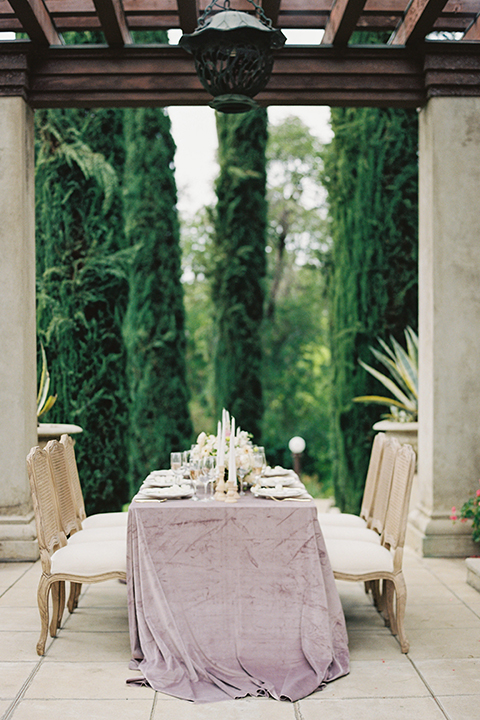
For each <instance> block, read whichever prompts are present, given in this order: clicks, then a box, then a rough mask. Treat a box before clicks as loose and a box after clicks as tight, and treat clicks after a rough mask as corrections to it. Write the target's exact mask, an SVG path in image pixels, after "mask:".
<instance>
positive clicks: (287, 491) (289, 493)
mask: <svg viewBox="0 0 480 720" xmlns="http://www.w3.org/2000/svg"><path fill="white" fill-rule="evenodd" d="M252 493H253V495H255V496H256V497H264V498H272V497H273V498H277V499H279V500H281V499H283V498H289V497H291V498H295V497H300V496H303V497H305V498H310V495H309V494H308V493H307V491H306V490H305V488H303V487H301V488H294V487H281V488H279V487H276V488H274V487H258V485H257V486H255V487H253V488H252Z"/></svg>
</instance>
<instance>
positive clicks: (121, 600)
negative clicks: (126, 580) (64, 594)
mask: <svg viewBox="0 0 480 720" xmlns="http://www.w3.org/2000/svg"><path fill="white" fill-rule="evenodd" d="M80 605H82V606H84V607H103V606H105V605H108V606H110V607H113V606H117V607H118V606H124V607H126V606H127V587H126V585H122V583H120V582H119V581H118V580H107V581H106V582H101V583H94V584H91V585H85V586H84V588H83V593H82V596H81V598H80V602H79V606H80Z"/></svg>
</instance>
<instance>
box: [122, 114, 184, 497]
mask: <svg viewBox="0 0 480 720" xmlns="http://www.w3.org/2000/svg"><path fill="white" fill-rule="evenodd" d="M125 139H126V160H125V175H124V215H125V233H126V238H127V242H128V243H129V245H130V246H132V248H133V250H134V258H133V261H132V268H131V276H130V295H129V302H128V310H127V316H126V319H125V326H124V338H125V344H126V348H127V355H128V377H129V386H130V400H131V411H130V432H129V442H130V444H129V465H130V477H131V484H132V488H133V489H134V488H135V487H137V486H138V485H139V483H140V482H141V481H142V480H143V479H144V478H145V476H146V475H147V474H148V472H150V470H152V469H153V468H155V467H165V466H167V465H169V453H170V452H171V451H172V450H181V449H184V448H185V447H189V446H190V442H191V435H192V425H191V421H190V416H189V411H188V399H189V398H188V390H187V383H186V367H185V328H184V325H185V313H184V306H183V289H182V285H181V254H180V246H179V223H178V216H177V210H176V201H177V196H176V186H175V179H174V174H173V168H174V165H173V160H174V153H175V145H174V142H173V139H172V136H171V133H170V119H169V117H168V115H167V114H166V112H165V111H164V110H163V109H157V108H139V109H134V110H128V111H126V114H125Z"/></svg>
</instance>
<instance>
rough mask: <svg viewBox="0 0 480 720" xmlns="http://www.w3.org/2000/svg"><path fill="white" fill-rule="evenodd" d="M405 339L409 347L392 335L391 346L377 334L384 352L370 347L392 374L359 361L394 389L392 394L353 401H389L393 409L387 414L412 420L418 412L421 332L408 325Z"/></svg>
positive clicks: (356, 398)
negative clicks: (417, 332)
mask: <svg viewBox="0 0 480 720" xmlns="http://www.w3.org/2000/svg"><path fill="white" fill-rule="evenodd" d="M405 340H406V346H407V349H406V350H405V349H404V348H403V347H402V346H401V345H400V343H399V342H397V341H396V340H395V338H393V337H390V344H391V347H389V346H388V345H387V343H386V342H384V341H383V340H381V339H380V338H378V342H379V344H380V346H381V348H382V349H383V350H384V352H380V350H376V349H375V348H373V347H371V348H370V350H371V351H372V353H373V355H374V356H375V357H376V359H377V360H378V361H379V362H381V363H382V365H384V366H385V367H386V368H387V370H388V371H389V373H390V375H391V378H390V377H387V375H384V374H383V373H381V372H379V371H378V370H376V369H375V368H373V367H371V366H370V365H367V363H364V362H362V360H359V362H360V365H361V366H362V367H363V368H365V370H366V371H367V372H369V373H370V375H373V377H375V378H377V380H379V381H380V382H381V383H382V385H383V386H384V387H386V388H387V390H389V391H390V392H391V393H392V395H393V397H382V396H379V395H362V396H360V397H355V398H353V400H354V402H363V403H375V404H377V405H387V406H388V407H389V408H390V413H388V414H386V415H383V417H384V418H387V419H388V420H397V421H400V422H412V421H415V420H416V419H417V416H418V335H417V334H416V333H415V332H414V330H412V328H410V327H407V329H406V330H405Z"/></svg>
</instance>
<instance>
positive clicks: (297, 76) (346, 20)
mask: <svg viewBox="0 0 480 720" xmlns="http://www.w3.org/2000/svg"><path fill="white" fill-rule="evenodd" d="M207 4H208V0H0V31H1V30H11V31H14V32H24V33H26V35H27V36H28V38H29V41H22V42H20V41H19V40H17V41H10V42H7V41H1V40H0V95H12V94H13V95H15V94H17V95H21V96H23V97H24V98H25V99H26V100H27V101H28V102H29V104H31V105H32V106H33V107H62V106H66V107H75V106H81V107H83V106H99V105H109V106H128V105H133V106H138V105H143V104H146V105H171V104H193V105H201V104H207V103H208V102H209V100H210V98H209V95H208V93H206V92H205V90H204V89H203V87H202V86H201V84H200V82H199V80H198V79H197V76H196V73H195V69H194V64H193V61H192V58H191V56H189V55H188V54H187V53H186V52H185V51H184V50H182V49H181V48H179V47H177V46H175V45H160V44H153V45H151V44H149V45H148V46H145V45H143V46H142V45H141V44H140V41H141V33H139V34H137V35H136V38H135V42H134V41H133V40H132V34H131V32H132V31H140V30H142V29H143V30H159V29H164V30H166V29H171V28H179V29H181V30H182V31H183V32H184V33H191V32H193V30H194V29H195V27H196V26H197V22H198V18H199V16H200V15H201V14H202V13H203V11H204V10H205V7H206V6H207ZM231 7H233V8H235V9H238V10H243V11H247V12H253V8H252V4H251V3H250V2H248V0H231ZM263 9H264V12H265V14H266V15H267V16H268V17H269V18H270V19H271V20H272V22H273V23H274V25H275V26H278V27H281V28H285V29H288V28H299V29H306V28H309V29H319V30H325V32H324V35H323V40H322V42H321V43H319V44H318V45H314V46H312V45H310V46H301V45H300V46H286V47H284V48H283V49H281V50H278V51H276V53H275V63H274V68H273V73H272V76H271V79H270V81H269V83H268V86H267V87H266V89H265V90H264V91H263V92H261V93H260V94H259V95H258V96H257V99H258V101H259V102H260V103H262V104H266V105H269V104H286V105H289V104H290V105H294V104H311V105H314V104H330V105H362V104H363V105H370V106H387V105H390V106H392V105H393V106H395V107H401V106H402V107H418V106H422V105H424V104H425V103H426V101H427V100H428V98H429V97H431V96H434V95H476V94H479V95H480V67H479V64H480V31H479V20H478V16H479V12H480V0H448V1H447V0H263ZM71 30H75V31H77V32H82V31H87V30H101V31H102V32H103V35H104V37H105V41H106V42H105V45H104V46H99V45H95V46H93V45H88V44H85V45H81V46H73V45H69V44H63V45H62V33H66V32H68V31H71ZM356 30H369V31H371V32H382V33H385V31H391V35H390V40H389V42H388V43H387V44H379V45H375V46H368V47H365V46H363V47H362V46H360V45H356V44H355V42H353V41H352V34H353V33H354V32H355V31H356ZM432 30H433V31H439V32H441V33H450V35H448V36H447V38H446V39H440V38H439V39H435V40H430V39H426V37H427V35H428V34H429V33H430V32H431V31H432ZM454 33H455V34H454ZM460 33H462V34H464V35H460Z"/></svg>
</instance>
